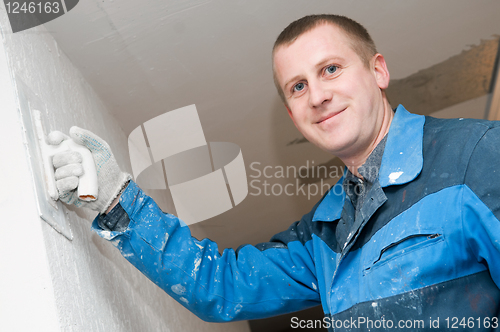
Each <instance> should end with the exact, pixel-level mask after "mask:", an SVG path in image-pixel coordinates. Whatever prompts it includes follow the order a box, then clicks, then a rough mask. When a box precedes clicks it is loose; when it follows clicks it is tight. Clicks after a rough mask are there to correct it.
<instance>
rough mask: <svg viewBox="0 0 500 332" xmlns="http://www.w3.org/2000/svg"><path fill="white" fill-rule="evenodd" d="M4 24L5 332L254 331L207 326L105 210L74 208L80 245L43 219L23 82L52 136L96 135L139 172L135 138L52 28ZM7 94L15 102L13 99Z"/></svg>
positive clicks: (0, 291) (0, 311)
mask: <svg viewBox="0 0 500 332" xmlns="http://www.w3.org/2000/svg"><path fill="white" fill-rule="evenodd" d="M0 24H1V29H2V34H3V40H2V48H3V49H2V48H0V75H1V76H0V77H1V79H0V87H1V88H2V94H1V96H2V121H0V123H1V126H2V130H1V137H0V141H1V143H0V148H1V151H2V163H0V164H1V166H0V167H1V168H0V171H1V172H0V174H1V175H0V176H1V180H2V188H9V189H8V190H2V191H0V192H1V193H0V209H1V210H0V212H1V214H2V216H3V218H2V220H1V221H0V222H1V223H2V225H3V228H2V232H0V242H1V244H0V249H2V253H1V255H0V257H1V263H2V265H1V266H2V273H1V274H0V275H1V276H0V281H1V283H0V304H1V306H0V315H1V317H2V319H0V330H2V331H15V330H16V329H17V330H19V331H188V332H189V331H227V332H233V331H238V332H240V331H249V327H248V323H247V322H236V323H230V324H213V323H212V324H211V323H205V322H203V321H201V320H200V319H198V318H197V317H195V316H194V315H193V314H191V313H190V312H189V311H187V310H186V309H185V308H184V307H182V306H181V305H180V304H178V303H176V302H175V301H173V300H172V299H171V298H170V297H168V296H167V295H166V294H165V293H164V292H163V291H162V290H160V289H159V288H158V287H157V286H156V285H154V284H153V283H152V282H150V281H149V280H148V279H147V278H146V277H144V276H143V275H142V274H141V273H140V272H138V271H137V270H135V268H133V267H132V266H131V265H129V263H128V262H127V261H126V260H125V259H124V258H122V257H121V255H120V254H119V252H118V251H117V250H116V249H115V248H114V247H113V246H112V245H111V244H110V243H108V242H107V241H105V240H103V239H101V238H99V237H98V236H97V235H95V234H93V233H92V232H91V230H90V222H91V220H92V219H93V218H94V217H95V213H92V212H88V211H84V210H80V209H77V208H68V209H67V211H66V214H67V217H68V218H69V223H70V225H71V229H72V232H73V240H72V241H69V240H68V239H66V238H65V237H63V236H62V235H60V234H59V233H57V232H56V231H55V230H54V229H52V228H51V227H50V226H49V225H48V224H46V223H45V222H43V221H41V220H40V218H39V217H38V215H37V212H36V205H35V199H34V193H33V185H32V183H31V179H30V171H29V168H28V162H27V161H26V155H25V149H24V146H23V143H22V142H23V139H22V130H21V120H20V119H19V112H18V110H17V106H16V102H17V101H16V97H15V94H14V92H13V88H12V84H14V82H17V84H18V85H19V86H20V85H23V86H24V88H26V89H29V90H30V91H31V92H32V93H33V94H34V95H35V96H37V98H39V99H40V100H42V101H43V104H44V106H45V109H44V110H42V113H43V116H44V121H45V127H46V130H56V129H57V130H61V131H64V132H68V130H69V128H70V127H71V126H72V125H78V126H80V127H84V128H87V129H89V130H91V131H93V132H95V133H96V134H98V135H99V136H101V137H103V138H104V139H105V140H106V141H107V142H108V143H109V144H110V146H111V147H112V149H113V151H114V154H115V156H116V159H117V161H118V163H119V164H120V165H121V166H122V168H123V170H125V171H128V172H130V171H131V170H130V165H129V162H128V152H127V151H128V149H127V146H126V144H127V137H126V135H125V133H124V132H123V131H122V129H121V128H120V127H119V126H118V124H117V123H118V122H117V121H116V119H114V118H113V117H112V116H111V115H110V113H109V112H108V110H107V109H106V108H105V107H104V105H103V103H102V102H101V100H100V99H99V98H98V97H97V95H96V94H95V92H94V91H93V90H92V88H91V87H90V86H89V84H88V83H87V82H86V81H85V80H84V79H83V78H82V76H81V74H80V73H79V71H78V70H76V69H75V67H74V66H73V65H72V64H71V62H70V61H69V60H68V58H67V57H66V56H65V55H64V54H63V53H62V52H61V51H60V50H59V49H58V47H57V44H56V42H55V41H54V39H53V38H52V36H51V35H50V34H49V33H48V32H47V30H46V29H45V28H44V27H43V26H41V27H36V28H32V29H29V30H27V31H24V32H19V33H16V34H12V33H11V29H10V27H9V25H8V19H7V16H6V13H5V9H4V7H3V6H0ZM4 55H6V57H7V59H3V58H2V57H3V56H4ZM7 62H8V65H9V69H10V70H9V72H8V70H7V69H6V68H5V67H6V63H7ZM9 79H11V82H9ZM4 86H7V87H8V88H10V90H8V89H4V88H3V87H4ZM6 91H7V92H8V91H10V100H4V95H6V94H8V93H7V92H6ZM7 97H9V96H7ZM7 99H8V98H7ZM6 161H7V162H6ZM5 185H6V186H5ZM6 217H7V218H6ZM17 266H19V269H18V268H17ZM6 268H7V269H8V271H7V272H6V271H5V269H6ZM16 278H17V280H16ZM25 288H26V289H25ZM17 291H19V297H16V292H17ZM16 299H17V300H18V301H17V302H21V304H19V303H17V302H16ZM23 306H24V307H23ZM26 308H27V309H28V310H25V309H26ZM7 309H8V310H7ZM4 310H5V311H4ZM9 310H10V311H9ZM6 312H7V313H9V312H10V313H11V314H12V315H13V318H12V319H10V320H9V318H8V317H5V318H6V319H7V321H8V323H5V320H4V319H3V318H4V316H5V315H6ZM33 317H35V320H33ZM23 318H24V319H23ZM15 320H17V325H16V324H15ZM29 321H34V322H32V323H30V322H29ZM5 324H11V325H5ZM30 324H31V325H30ZM14 327H15V328H14Z"/></svg>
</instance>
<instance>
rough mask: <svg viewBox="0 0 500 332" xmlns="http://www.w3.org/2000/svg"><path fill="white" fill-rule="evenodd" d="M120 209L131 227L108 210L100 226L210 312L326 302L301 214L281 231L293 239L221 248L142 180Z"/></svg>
mask: <svg viewBox="0 0 500 332" xmlns="http://www.w3.org/2000/svg"><path fill="white" fill-rule="evenodd" d="M117 211H118V215H115V216H113V218H123V217H128V218H129V224H128V227H127V228H126V229H125V230H124V231H122V232H117V231H109V230H105V229H103V228H102V227H100V226H99V225H100V224H103V223H104V224H106V220H103V219H100V218H103V217H102V216H98V217H97V218H96V220H95V221H94V223H93V226H92V228H93V230H94V231H96V232H97V233H98V234H99V235H100V236H101V237H103V238H105V239H107V240H109V241H111V243H113V245H114V246H116V247H117V248H118V249H119V250H120V252H121V253H122V255H123V256H124V257H125V258H126V259H127V260H128V261H129V262H130V263H132V264H133V265H134V266H135V267H137V268H138V269H139V270H140V271H141V272H142V273H143V274H145V275H146V276H147V277H148V278H149V279H150V280H152V281H153V282H154V283H155V284H157V285H158V286H159V287H160V288H162V289H163V290H164V291H165V292H167V293H168V294H169V295H170V296H172V297H173V298H174V299H176V300H177V301H178V302H179V303H181V304H182V305H184V306H185V307H186V308H188V309H189V310H191V311H192V312H193V313H195V314H196V315H198V316H199V317H200V318H202V319H204V320H207V321H215V322H224V321H231V320H244V319H255V318H264V317H269V316H274V315H278V314H283V313H286V312H292V311H297V310H300V309H304V308H308V307H311V306H314V305H317V304H319V302H320V298H319V293H318V287H317V283H318V282H317V278H316V273H315V267H314V264H313V261H312V257H311V256H312V253H311V250H312V242H311V241H309V243H304V241H303V239H301V235H300V234H304V233H307V232H308V230H304V229H301V228H303V227H307V226H306V225H305V223H300V222H298V223H296V224H294V225H292V226H291V227H290V229H289V230H288V231H287V232H285V233H286V234H280V238H281V239H283V238H286V239H287V240H286V242H284V241H281V240H279V241H274V242H269V243H266V244H261V245H258V246H251V245H246V246H243V247H240V248H239V249H238V250H237V251H234V250H233V249H225V250H224V251H223V253H222V254H220V253H219V249H218V247H217V244H216V243H215V242H212V241H210V240H209V239H203V240H201V241H199V240H197V239H195V238H193V237H192V236H191V233H190V231H189V228H188V227H186V226H185V224H184V223H183V222H182V221H181V220H179V219H178V218H177V217H175V216H174V215H171V214H166V213H164V212H162V211H161V210H160V208H159V207H158V206H157V205H156V203H155V202H154V201H153V200H152V199H151V198H150V197H148V196H146V195H145V194H144V193H143V192H142V190H141V189H140V188H139V187H137V185H136V184H135V183H134V182H130V184H129V185H128V187H127V188H126V189H125V191H124V192H123V193H122V195H121V198H120V201H119V204H117V205H116V206H115V208H114V209H113V211H111V213H110V214H115V213H117ZM119 211H121V212H119ZM106 217H107V216H106ZM106 217H104V218H106ZM109 224H113V223H112V222H110V223H109ZM258 248H260V249H258Z"/></svg>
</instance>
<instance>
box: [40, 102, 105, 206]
mask: <svg viewBox="0 0 500 332" xmlns="http://www.w3.org/2000/svg"><path fill="white" fill-rule="evenodd" d="M33 122H34V127H35V128H34V129H35V131H36V138H37V140H38V147H39V148H40V153H41V158H42V163H43V170H44V175H45V183H46V188H47V192H48V194H49V196H50V198H52V199H53V200H55V201H56V200H58V199H59V192H58V190H57V187H56V180H55V173H54V166H53V165H52V157H53V156H54V155H55V154H57V153H59V152H63V151H67V150H73V151H77V152H79V153H80V154H81V155H82V159H83V160H82V166H83V175H81V176H80V177H79V183H78V189H77V190H78V197H79V198H80V199H81V200H83V201H87V202H89V201H94V200H96V199H97V191H98V182H97V172H96V168H95V164H94V158H93V157H92V153H91V152H90V150H89V149H87V148H86V147H84V146H83V145H80V144H78V143H76V142H75V141H74V140H73V139H71V138H70V139H66V140H64V141H62V142H61V144H59V145H51V144H48V143H47V142H46V137H45V132H44V130H43V125H42V120H41V117H40V112H39V111H36V110H34V111H33Z"/></svg>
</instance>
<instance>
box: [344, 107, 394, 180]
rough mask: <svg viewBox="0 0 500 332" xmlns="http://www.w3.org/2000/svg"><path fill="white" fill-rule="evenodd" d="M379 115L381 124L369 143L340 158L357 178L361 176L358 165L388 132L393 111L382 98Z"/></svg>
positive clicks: (364, 160) (363, 161)
mask: <svg viewBox="0 0 500 332" xmlns="http://www.w3.org/2000/svg"><path fill="white" fill-rule="evenodd" d="M381 117H382V118H381V125H380V127H379V129H378V131H377V132H376V135H375V137H374V138H373V139H372V140H371V141H370V143H369V144H368V145H366V147H365V148H364V149H362V150H360V151H359V152H358V153H357V154H355V155H351V156H346V157H343V158H340V159H341V160H342V161H343V162H344V164H345V165H346V166H347V168H348V169H349V171H351V173H352V174H354V175H355V176H357V177H358V178H362V176H361V174H359V172H358V169H359V167H361V166H362V165H363V164H364V163H365V162H366V160H367V159H368V157H369V156H370V154H371V153H372V152H373V150H374V149H375V148H376V147H377V145H378V144H379V143H380V141H381V140H382V139H383V138H384V137H385V135H387V133H388V132H389V127H390V126H391V122H392V118H393V117H394V112H393V111H392V108H391V105H389V102H388V101H387V99H384V104H383V113H382V115H381Z"/></svg>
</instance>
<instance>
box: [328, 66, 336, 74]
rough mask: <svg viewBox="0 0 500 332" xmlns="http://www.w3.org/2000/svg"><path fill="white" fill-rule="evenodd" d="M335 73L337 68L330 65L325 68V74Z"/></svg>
mask: <svg viewBox="0 0 500 332" xmlns="http://www.w3.org/2000/svg"><path fill="white" fill-rule="evenodd" d="M336 71H337V66H334V65H331V66H328V67H326V73H327V74H333V73H335V72H336Z"/></svg>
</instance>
